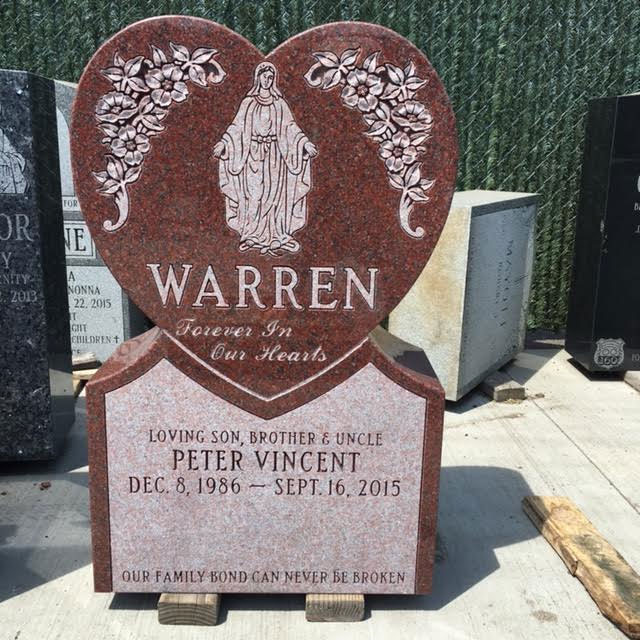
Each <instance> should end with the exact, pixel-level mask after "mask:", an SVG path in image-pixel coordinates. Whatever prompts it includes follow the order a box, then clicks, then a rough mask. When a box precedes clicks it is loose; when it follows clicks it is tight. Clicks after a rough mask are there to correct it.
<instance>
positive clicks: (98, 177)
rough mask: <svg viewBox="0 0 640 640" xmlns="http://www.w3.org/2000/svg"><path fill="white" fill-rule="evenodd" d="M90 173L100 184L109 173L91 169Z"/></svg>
mask: <svg viewBox="0 0 640 640" xmlns="http://www.w3.org/2000/svg"><path fill="white" fill-rule="evenodd" d="M91 173H92V174H93V177H94V178H95V179H96V180H97V181H98V182H99V183H100V184H104V183H105V182H106V181H107V178H108V177H109V174H108V173H107V172H106V171H92V172H91Z"/></svg>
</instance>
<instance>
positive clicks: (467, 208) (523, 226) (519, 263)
mask: <svg viewBox="0 0 640 640" xmlns="http://www.w3.org/2000/svg"><path fill="white" fill-rule="evenodd" d="M537 200H538V199H537V196H536V195H535V194H531V193H512V192H507V191H460V192H456V193H455V194H454V196H453V202H452V203H451V212H450V213H449V217H448V218H447V223H446V224H445V227H444V230H443V231H442V236H441V238H440V241H439V242H438V246H437V247H436V249H435V251H434V252H433V258H432V259H431V260H430V261H429V263H428V264H427V265H426V267H425V268H424V271H423V272H422V274H421V275H420V277H419V278H418V280H417V281H416V283H415V284H414V285H413V287H412V288H411V289H410V291H409V292H408V293H407V295H406V296H405V297H404V298H403V300H402V301H401V302H400V304H399V305H398V306H397V307H396V308H395V309H394V310H393V311H392V312H391V314H390V316H389V331H390V332H391V333H393V334H395V335H397V336H398V337H400V338H402V339H403V340H406V341H407V342H410V343H412V344H416V345H418V346H419V347H422V348H423V349H424V351H425V352H426V353H428V354H429V359H430V360H431V363H432V365H433V368H434V369H435V371H436V374H437V375H438V378H439V379H440V382H442V385H443V386H444V390H445V394H446V397H447V400H454V401H455V400H459V399H460V398H461V397H462V396H463V395H464V394H466V393H468V392H469V391H471V389H473V388H474V387H476V386H477V385H479V384H480V383H481V382H482V381H483V380H484V379H485V378H486V377H487V376H489V375H490V374H491V373H493V372H494V371H497V370H498V369H499V368H500V367H502V366H503V365H504V364H506V363H507V362H509V360H512V359H513V358H515V356H516V355H517V354H518V353H519V352H520V351H521V350H522V349H523V347H524V339H525V331H526V318H527V307H528V302H529V289H530V286H531V275H532V268H533V255H534V251H533V242H534V229H535V219H536V207H537Z"/></svg>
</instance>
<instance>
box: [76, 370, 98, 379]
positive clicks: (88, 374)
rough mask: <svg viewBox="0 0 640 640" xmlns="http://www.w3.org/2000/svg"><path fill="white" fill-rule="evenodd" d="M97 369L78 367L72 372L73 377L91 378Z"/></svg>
mask: <svg viewBox="0 0 640 640" xmlns="http://www.w3.org/2000/svg"><path fill="white" fill-rule="evenodd" d="M97 371H98V370H97V369H79V370H77V371H74V372H73V377H74V378H75V379H76V380H91V378H93V376H94V375H95V374H96V373H97Z"/></svg>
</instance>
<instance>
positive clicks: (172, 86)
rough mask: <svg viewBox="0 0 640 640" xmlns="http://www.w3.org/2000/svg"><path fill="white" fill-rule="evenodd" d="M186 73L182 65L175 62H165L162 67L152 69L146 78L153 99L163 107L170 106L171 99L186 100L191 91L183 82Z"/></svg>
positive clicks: (176, 100) (175, 100)
mask: <svg viewBox="0 0 640 640" xmlns="http://www.w3.org/2000/svg"><path fill="white" fill-rule="evenodd" d="M183 77H184V74H183V72H182V70H181V69H180V67H177V66H176V65H174V64H171V63H167V64H163V65H162V67H161V68H160V69H151V71H149V72H148V73H147V74H146V75H145V77H144V79H145V82H146V83H147V86H148V87H149V88H150V89H151V99H152V100H153V101H154V102H155V103H156V104H159V105H160V106H161V107H168V106H169V105H170V104H171V101H172V100H173V101H174V102H182V101H183V100H186V98H187V95H188V94H189V91H188V89H187V85H186V84H185V83H184V82H182V78H183Z"/></svg>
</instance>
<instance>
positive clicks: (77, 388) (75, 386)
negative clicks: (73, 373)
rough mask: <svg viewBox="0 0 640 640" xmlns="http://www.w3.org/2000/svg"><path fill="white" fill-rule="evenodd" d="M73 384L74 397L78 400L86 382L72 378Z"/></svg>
mask: <svg viewBox="0 0 640 640" xmlns="http://www.w3.org/2000/svg"><path fill="white" fill-rule="evenodd" d="M71 382H72V384H73V395H74V396H75V397H76V398H77V397H78V396H79V395H80V392H81V391H82V387H83V386H84V380H79V379H78V378H71Z"/></svg>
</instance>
